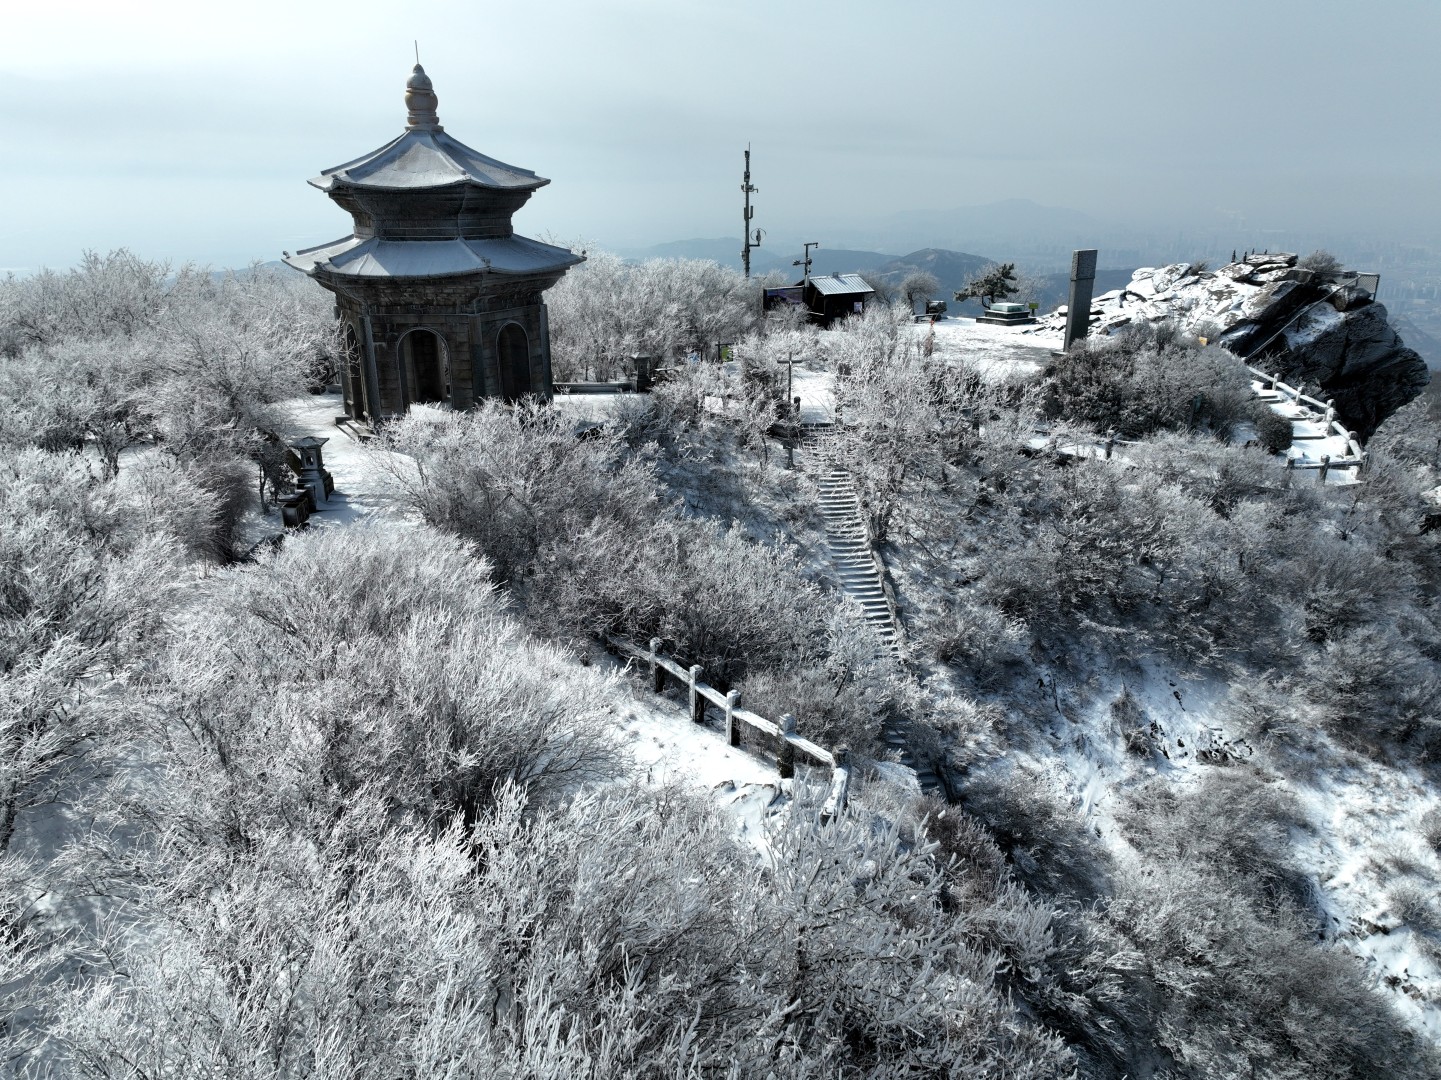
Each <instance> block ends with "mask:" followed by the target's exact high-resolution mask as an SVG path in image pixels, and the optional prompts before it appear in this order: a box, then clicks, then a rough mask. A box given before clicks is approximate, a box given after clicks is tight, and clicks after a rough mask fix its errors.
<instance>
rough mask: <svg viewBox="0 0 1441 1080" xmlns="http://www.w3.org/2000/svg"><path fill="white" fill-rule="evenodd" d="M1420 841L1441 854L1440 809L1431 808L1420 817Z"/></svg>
mask: <svg viewBox="0 0 1441 1080" xmlns="http://www.w3.org/2000/svg"><path fill="white" fill-rule="evenodd" d="M1421 839H1422V840H1424V841H1425V842H1426V844H1427V846H1428V847H1430V848H1431V849H1432V850H1433V851H1435V852H1437V853H1438V854H1441V807H1434V806H1433V807H1432V808H1431V809H1430V810H1427V811H1426V813H1425V814H1423V815H1422V817H1421Z"/></svg>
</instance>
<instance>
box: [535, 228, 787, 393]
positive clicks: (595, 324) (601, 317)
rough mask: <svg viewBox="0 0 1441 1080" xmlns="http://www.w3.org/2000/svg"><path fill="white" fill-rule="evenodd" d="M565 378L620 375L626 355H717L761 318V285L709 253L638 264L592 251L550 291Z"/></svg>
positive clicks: (556, 349)
mask: <svg viewBox="0 0 1441 1080" xmlns="http://www.w3.org/2000/svg"><path fill="white" fill-rule="evenodd" d="M546 304H547V307H548V308H549V310H550V326H551V355H552V363H553V365H554V370H555V377H556V379H557V380H559V381H569V380H577V379H585V378H606V379H608V378H620V377H622V376H623V375H624V374H625V373H626V371H627V368H626V365H625V362H624V361H625V358H627V357H629V356H632V355H643V356H652V357H655V358H656V359H657V360H659V361H667V360H670V359H672V358H674V357H676V356H678V355H683V354H685V353H688V352H697V353H699V354H700V355H701V356H702V357H703V358H709V357H712V356H713V355H714V351H715V347H716V345H717V344H718V343H720V342H734V341H738V340H740V338H741V337H742V336H743V335H744V334H745V333H746V332H747V331H748V330H750V329H751V328H752V327H754V326H755V325H756V323H757V321H758V320H759V318H760V314H761V312H760V287H759V285H758V284H757V283H756V282H753V281H747V280H746V279H745V278H744V277H742V276H741V275H740V274H739V273H737V272H736V271H734V270H730V269H728V268H726V267H723V266H721V265H720V264H719V263H715V262H710V261H708V260H704V259H682V260H676V259H653V260H651V261H649V262H645V263H640V264H635V263H627V262H625V261H623V260H622V259H621V258H620V257H619V256H617V255H612V254H610V253H608V252H592V253H589V254H588V255H587V258H586V262H585V263H584V265H582V266H579V267H577V268H576V269H574V270H572V271H571V272H570V273H569V274H567V275H566V276H565V278H564V280H562V281H561V282H560V284H558V285H557V286H556V287H555V288H554V289H552V290H550V292H548V293H547V294H546Z"/></svg>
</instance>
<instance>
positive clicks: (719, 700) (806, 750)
mask: <svg viewBox="0 0 1441 1080" xmlns="http://www.w3.org/2000/svg"><path fill="white" fill-rule="evenodd" d="M603 637H604V639H605V642H606V644H608V645H610V646H611V648H613V649H615V650H616V651H617V652H619V653H621V654H623V655H625V656H633V657H635V658H637V659H639V660H643V661H645V662H646V663H647V664H649V665H650V673H651V688H652V689H654V690H655V691H656V693H660V692H661V691H662V690H664V689H665V684H666V680H667V679H674V680H675V681H676V682H678V683H680V684H681V685H682V686H684V687H686V689H687V691H688V694H689V698H690V717H691V720H692V721H694V722H695V723H697V724H699V723H703V722H704V721H705V712H706V707H707V706H708V705H714V706H716V707H717V708H718V709H720V710H722V712H723V713H724V714H725V731H726V742H727V743H728V744H729V745H731V746H739V745H740V743H741V728H742V727H748V728H750V729H751V730H752V731H758V732H761V733H762V734H764V735H767V736H769V737H770V738H771V739H773V740H775V742H776V743H777V752H776V768H777V771H778V772H779V773H780V778H781V779H782V780H788V779H790V778H791V777H793V776H794V775H795V770H796V754H797V753H800V754H803V755H804V756H805V757H808V758H810V759H811V760H812V761H813V762H815V763H816V764H817V765H821V766H824V767H826V768H829V769H830V770H831V789H830V792H829V794H827V796H826V801H825V803H824V804H823V805H822V807H821V821H823V822H825V821H830V820H831V819H832V818H834V817H836V816H837V815H838V814H840V813H842V812H844V811H845V808H846V800H847V799H848V798H849V795H850V784H851V760H850V751H849V750H847V749H846V748H845V747H837V748H836V749H835V750H834V751H831V750H827V749H826V748H825V747H823V746H819V745H817V744H816V743H813V742H811V741H810V740H809V739H806V738H802V737H801V736H800V735H798V734H797V733H796V719H795V717H794V716H791V715H789V714H787V715H785V716H782V717H781V720H780V723H779V724H777V723H775V722H774V721H771V720H767V719H766V718H765V717H764V716H761V715H760V714H759V713H754V712H751V711H750V710H749V709H743V708H741V695H740V691H739V690H732V691H730V692H729V693H724V694H723V693H721V692H720V691H719V690H717V689H716V688H715V687H713V686H711V685H709V684H708V683H705V682H702V681H701V675H702V674H703V671H702V669H701V666H700V665H699V664H692V665H691V666H689V667H687V666H686V665H684V664H682V663H680V662H679V661H677V660H675V659H673V658H671V657H669V656H665V655H663V654H662V653H661V651H660V644H661V642H660V639H659V638H652V639H651V642H650V647H649V648H644V647H642V646H640V645H637V644H635V643H634V642H632V641H629V640H627V639H626V638H623V637H619V636H618V635H615V634H605V635H603Z"/></svg>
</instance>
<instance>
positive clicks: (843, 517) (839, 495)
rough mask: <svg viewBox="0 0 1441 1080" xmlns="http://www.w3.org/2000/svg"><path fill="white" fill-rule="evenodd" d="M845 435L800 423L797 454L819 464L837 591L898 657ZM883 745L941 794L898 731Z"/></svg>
mask: <svg viewBox="0 0 1441 1080" xmlns="http://www.w3.org/2000/svg"><path fill="white" fill-rule="evenodd" d="M844 438H845V436H844V434H843V433H841V432H840V431H838V430H837V429H836V427H835V425H834V424H832V423H830V422H811V423H805V424H803V425H802V428H801V450H802V451H803V452H808V453H810V454H813V455H814V456H815V458H816V460H817V461H818V462H819V464H820V469H819V470H818V471H819V476H818V478H817V481H816V483H817V486H818V487H819V488H820V501H821V516H822V518H823V519H824V520H825V525H826V545H827V547H828V548H829V549H830V556H831V565H832V566H833V567H834V568H835V573H836V578H837V580H838V581H839V582H840V586H841V590H842V591H843V592H844V593H845V594H846V595H847V596H849V597H850V598H851V599H852V600H854V601H855V602H856V603H857V604H859V605H860V608H861V610H862V611H863V612H864V613H865V618H866V622H867V623H868V624H869V625H870V626H871V627H872V628H873V629H874V630H875V632H876V637H877V638H878V639H879V641H880V643H881V648H882V649H883V650H884V651H885V653H886V654H888V655H890V656H892V657H894V658H895V659H897V660H899V659H901V648H900V646H901V640H902V637H901V634H902V631H901V622H900V619H899V618H898V616H897V614H896V610H895V607H894V605H893V604H892V603H891V599H890V597H889V596H887V595H886V589H885V585H884V582H883V580H882V577H881V567H880V563H879V562H878V561H877V558H876V556H875V554H874V553H873V551H872V549H871V545H870V540H869V539H868V537H867V534H866V523H865V519H864V518H863V517H862V516H861V504H860V499H858V498H857V497H856V489H855V485H854V484H852V482H851V477H850V474H849V473H848V472H846V470H845V469H844V468H842V467H841V466H840V465H839V464H838V463H837V460H836V458H837V456H838V455H839V453H841V452H843V446H844V444H843V443H842V441H841V440H843V439H844ZM883 735H884V738H885V742H886V745H887V746H888V747H890V749H891V750H893V751H894V752H895V753H896V755H897V756H898V757H899V758H900V761H901V763H902V764H903V765H906V766H908V767H909V768H911V769H912V770H914V771H915V773H916V778H917V779H918V780H919V781H920V785H921V790H922V791H926V792H936V793H939V792H941V782H940V780H939V778H938V777H937V776H936V774H935V772H934V771H933V770H932V769H930V768H929V767H928V766H926V765H923V764H921V763H919V762H916V761H914V760H913V759H912V757H911V753H910V749H909V747H908V746H907V743H906V739H905V736H904V734H903V733H902V732H900V731H898V730H896V729H894V728H887V729H886V731H885V732H884V733H883Z"/></svg>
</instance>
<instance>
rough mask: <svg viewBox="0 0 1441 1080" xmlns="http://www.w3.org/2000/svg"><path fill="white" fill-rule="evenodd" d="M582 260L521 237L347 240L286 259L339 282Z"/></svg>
mask: <svg viewBox="0 0 1441 1080" xmlns="http://www.w3.org/2000/svg"><path fill="white" fill-rule="evenodd" d="M584 261H585V259H584V256H581V255H576V254H575V253H574V252H571V251H567V250H566V249H565V248H559V247H555V246H553V245H551V244H542V243H541V242H540V241H538V240H530V239H528V238H526V237H523V236H508V237H494V238H487V239H453V240H382V239H379V238H376V237H369V238H361V237H358V236H347V237H344V238H343V239H340V240H334V241H332V242H330V243H328V244H321V245H319V246H318V247H313V248H307V249H305V250H304V251H298V252H296V253H295V254H294V255H288V256H286V258H285V262H286V263H287V264H288V265H290V266H293V267H294V268H295V269H297V270H300V271H303V272H304V273H306V274H310V275H311V276H312V277H313V276H316V275H317V274H318V273H323V274H326V275H333V276H335V277H338V278H449V277H460V276H463V275H468V274H499V275H502V276H529V275H552V274H554V275H559V274H563V273H564V272H565V271H566V270H569V269H570V268H571V267H572V266H576V265H578V264H579V263H581V262H584Z"/></svg>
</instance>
